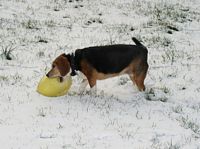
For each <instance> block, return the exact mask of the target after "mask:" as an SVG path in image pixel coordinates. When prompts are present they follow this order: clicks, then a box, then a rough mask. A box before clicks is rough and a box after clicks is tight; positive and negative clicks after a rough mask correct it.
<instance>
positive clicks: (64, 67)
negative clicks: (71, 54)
mask: <svg viewBox="0 0 200 149" xmlns="http://www.w3.org/2000/svg"><path fill="white" fill-rule="evenodd" d="M69 72H70V63H69V59H68V58H67V55H65V54H61V55H60V56H58V57H57V58H56V59H55V60H54V61H53V63H52V68H51V70H50V71H49V72H48V73H47V75H46V76H47V77H48V78H55V77H59V78H60V80H61V81H62V79H63V77H65V76H66V75H68V73H69Z"/></svg>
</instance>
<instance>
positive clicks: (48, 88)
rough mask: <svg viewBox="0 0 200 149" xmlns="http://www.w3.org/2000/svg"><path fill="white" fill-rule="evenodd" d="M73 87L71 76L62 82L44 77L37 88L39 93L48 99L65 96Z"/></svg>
mask: <svg viewBox="0 0 200 149" xmlns="http://www.w3.org/2000/svg"><path fill="white" fill-rule="evenodd" d="M71 85H72V78H71V76H69V77H67V78H66V79H64V80H63V82H60V80H59V78H48V77H46V76H44V77H43V78H42V79H41V80H40V82H39V84H38V87H37V92H39V93H40V94H42V95H44V96H48V97H57V96H63V95H65V94H66V93H67V91H68V90H69V88H70V87H71Z"/></svg>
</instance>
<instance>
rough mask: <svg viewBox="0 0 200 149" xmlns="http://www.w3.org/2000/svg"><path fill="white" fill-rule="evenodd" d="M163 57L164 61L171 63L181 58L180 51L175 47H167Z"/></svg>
mask: <svg viewBox="0 0 200 149" xmlns="http://www.w3.org/2000/svg"><path fill="white" fill-rule="evenodd" d="M162 58H163V62H164V63H165V62H170V63H171V65H173V63H174V62H176V60H177V59H178V58H180V56H179V52H178V51H175V50H174V49H168V48H167V49H165V50H164V54H163V55H162Z"/></svg>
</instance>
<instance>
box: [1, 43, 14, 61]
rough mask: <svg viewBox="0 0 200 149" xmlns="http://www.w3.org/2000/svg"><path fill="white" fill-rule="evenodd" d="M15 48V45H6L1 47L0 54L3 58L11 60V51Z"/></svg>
mask: <svg viewBox="0 0 200 149" xmlns="http://www.w3.org/2000/svg"><path fill="white" fill-rule="evenodd" d="M15 49H16V47H12V46H6V47H3V46H2V47H1V51H2V53H1V54H0V56H1V57H2V58H3V59H6V60H12V59H13V55H12V52H13V51H14V50H15Z"/></svg>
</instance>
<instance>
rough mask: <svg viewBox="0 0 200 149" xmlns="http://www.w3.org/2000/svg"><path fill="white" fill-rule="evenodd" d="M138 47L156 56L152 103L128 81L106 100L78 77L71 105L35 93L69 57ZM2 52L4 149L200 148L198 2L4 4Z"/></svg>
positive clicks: (108, 91)
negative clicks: (56, 62) (102, 48)
mask: <svg viewBox="0 0 200 149" xmlns="http://www.w3.org/2000/svg"><path fill="white" fill-rule="evenodd" d="M131 37H137V38H139V39H140V40H142V41H143V44H144V45H146V46H147V47H148V50H149V57H148V62H149V65H150V68H149V71H148V75H147V78H146V80H145V84H146V87H147V91H146V92H145V93H141V92H138V91H137V89H136V87H134V86H133V85H132V82H131V81H130V80H129V78H128V77H127V76H120V77H116V78H112V79H108V80H104V81H99V82H98V86H97V88H98V95H97V97H91V96H90V95H88V94H86V95H84V96H82V97H80V96H79V95H78V89H77V88H78V87H79V85H80V81H81V80H80V79H79V78H78V77H77V76H76V77H74V78H73V86H72V88H71V89H70V91H69V94H68V95H66V96H62V97H57V98H48V97H44V96H42V95H39V94H38V93H37V92H36V87H37V84H38V81H39V80H40V78H41V77H42V76H43V75H44V74H45V73H46V72H47V71H48V70H49V68H50V67H51V62H52V61H53V59H54V58H55V57H56V56H58V55H59V54H60V53H63V52H66V53H68V52H72V51H75V50H76V49H78V48H84V47H87V46H93V45H106V44H115V43H126V44H132V43H133V42H132V40H131ZM0 46H1V47H0V54H1V57H0V148H1V149H150V148H153V149H154V148H155V149H168V148H170V149H182V148H184V149H199V148H200V1H199V0H162V1H161V0H154V1H153V0H0ZM6 49H7V50H11V49H13V51H11V54H9V53H7V58H8V59H9V56H10V58H11V59H12V60H6V56H5V53H6ZM3 51H4V52H3ZM8 55H9V56H8ZM87 90H89V87H88V88H87Z"/></svg>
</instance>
